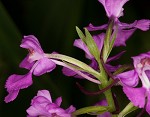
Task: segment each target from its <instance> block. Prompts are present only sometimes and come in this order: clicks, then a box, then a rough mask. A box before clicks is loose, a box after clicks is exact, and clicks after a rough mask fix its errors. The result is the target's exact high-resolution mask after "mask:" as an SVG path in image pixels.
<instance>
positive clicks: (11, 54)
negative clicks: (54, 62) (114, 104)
mask: <svg viewBox="0 0 150 117" xmlns="http://www.w3.org/2000/svg"><path fill="white" fill-rule="evenodd" d="M149 6H150V1H149V0H142V2H141V1H137V0H130V1H129V2H127V3H126V4H125V6H124V9H125V10H124V14H125V15H124V17H121V18H120V20H121V21H122V22H127V23H131V22H133V21H134V20H135V19H150V13H149V11H150V8H149ZM107 22H108V19H107V17H106V14H105V11H104V9H103V6H102V5H101V4H99V2H98V1H97V0H59V1H57V0H43V1H41V0H13V1H12V0H1V1H0V99H1V101H0V115H1V116H2V117H9V116H16V117H25V116H26V109H27V108H28V107H29V106H30V101H31V99H32V98H33V96H35V95H36V93H37V91H38V90H39V89H48V90H49V91H50V92H51V95H52V98H53V99H55V98H56V97H58V96H62V98H63V103H62V107H64V108H67V107H68V106H69V105H70V104H73V105H74V106H75V107H77V108H81V107H84V106H88V105H93V104H95V103H96V102H97V101H98V99H99V97H98V96H95V97H94V96H93V97H91V96H85V95H84V94H82V93H81V92H80V90H79V89H78V88H77V87H76V84H75V83H76V82H80V83H81V84H82V85H84V86H85V87H86V89H89V90H98V88H97V87H96V86H95V85H94V84H93V83H90V82H88V81H83V80H82V81H80V80H79V79H75V78H71V77H66V76H64V75H63V74H62V72H61V67H57V69H55V70H54V71H53V72H51V73H48V74H45V75H42V76H40V77H35V76H33V81H34V83H33V85H32V86H30V87H29V88H27V89H25V90H24V89H23V90H20V93H19V95H18V97H17V99H16V100H15V101H13V102H10V103H8V104H6V103H4V101H3V100H4V97H5V96H6V95H7V92H6V90H5V89H4V85H5V81H6V79H7V78H8V77H9V76H10V75H11V74H14V73H15V74H26V73H27V72H28V71H27V70H24V69H20V68H19V63H20V62H21V61H22V59H24V57H25V56H26V55H27V51H26V50H25V49H22V48H20V47H19V45H20V43H21V40H22V37H23V36H24V35H30V34H32V35H35V36H36V37H37V38H38V39H39V42H40V43H41V46H42V48H43V50H44V51H45V52H46V53H51V52H53V51H56V52H59V53H62V54H66V55H69V56H72V57H75V58H77V59H79V60H82V61H84V60H85V61H86V62H87V63H88V61H87V60H86V59H85V58H84V53H83V52H82V51H81V50H79V49H77V48H75V47H73V42H74V40H75V39H76V38H78V36H77V33H76V31H75V26H78V27H79V28H81V29H82V28H83V27H85V26H87V25H88V24H89V23H92V24H94V25H102V24H103V23H107ZM149 43H150V31H147V32H142V31H139V30H137V31H136V32H135V33H134V34H133V35H132V37H131V38H130V39H129V40H128V41H127V47H119V49H118V48H116V49H114V51H113V53H117V52H119V51H121V50H124V49H125V50H127V51H126V53H125V55H123V56H122V59H121V60H120V62H121V63H122V64H123V63H131V62H132V61H131V58H130V57H131V56H135V55H138V54H139V53H141V52H147V51H149V50H150V45H149ZM113 53H112V54H113ZM117 62H118V61H117ZM118 64H119V63H118ZM113 91H114V92H115V93H116V95H117V99H118V101H119V102H120V106H121V108H122V107H123V106H125V105H126V104H127V103H128V100H127V99H126V96H125V95H124V94H123V93H121V87H119V88H118V87H117V88H113ZM118 92H119V93H118ZM120 97H121V98H120ZM122 100H123V101H122ZM122 102H124V103H122ZM138 111H139V110H138ZM133 115H136V113H133ZM133 115H131V116H133ZM145 116H146V115H145Z"/></svg>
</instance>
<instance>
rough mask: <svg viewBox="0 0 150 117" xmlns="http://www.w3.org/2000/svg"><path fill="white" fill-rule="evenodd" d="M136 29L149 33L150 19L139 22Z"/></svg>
mask: <svg viewBox="0 0 150 117" xmlns="http://www.w3.org/2000/svg"><path fill="white" fill-rule="evenodd" d="M135 27H136V28H138V29H140V30H142V31H147V30H149V28H150V20H148V19H143V20H138V21H137V25H136V26H135Z"/></svg>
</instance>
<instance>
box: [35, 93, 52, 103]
mask: <svg viewBox="0 0 150 117" xmlns="http://www.w3.org/2000/svg"><path fill="white" fill-rule="evenodd" d="M37 96H42V97H45V98H46V99H48V100H49V101H50V102H52V98H51V95H50V93H49V91H47V90H40V91H38V93H37Z"/></svg>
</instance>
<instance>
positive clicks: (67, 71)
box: [62, 67, 77, 76]
mask: <svg viewBox="0 0 150 117" xmlns="http://www.w3.org/2000/svg"><path fill="white" fill-rule="evenodd" d="M62 72H63V74H64V75H66V76H74V75H76V74H77V73H76V72H74V71H73V70H71V69H68V68H66V67H63V69H62Z"/></svg>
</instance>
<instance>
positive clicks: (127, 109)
mask: <svg viewBox="0 0 150 117" xmlns="http://www.w3.org/2000/svg"><path fill="white" fill-rule="evenodd" d="M136 109H138V107H136V106H134V105H133V104H132V103H131V102H130V103H129V104H128V105H127V106H126V107H125V108H124V109H123V110H122V111H121V112H120V113H119V115H118V117H124V116H126V115H127V114H129V113H130V112H132V111H134V110H136Z"/></svg>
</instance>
